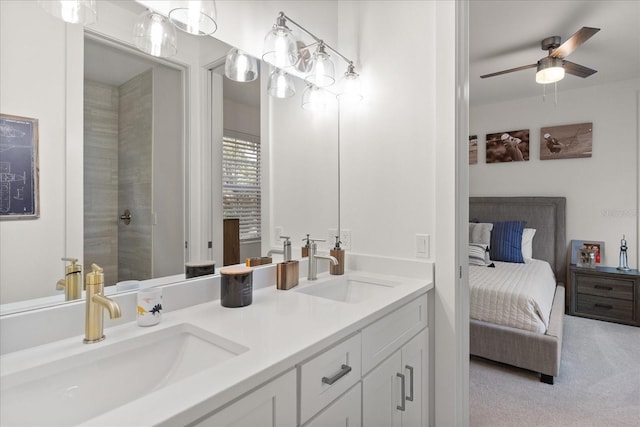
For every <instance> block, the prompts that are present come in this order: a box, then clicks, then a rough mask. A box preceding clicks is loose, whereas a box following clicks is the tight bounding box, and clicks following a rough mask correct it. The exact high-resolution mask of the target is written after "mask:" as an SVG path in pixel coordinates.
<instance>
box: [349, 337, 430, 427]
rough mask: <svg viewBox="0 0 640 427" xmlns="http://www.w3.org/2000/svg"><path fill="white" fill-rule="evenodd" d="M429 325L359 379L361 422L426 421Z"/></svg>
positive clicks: (408, 424)
mask: <svg viewBox="0 0 640 427" xmlns="http://www.w3.org/2000/svg"><path fill="white" fill-rule="evenodd" d="M427 340H428V329H424V331H422V332H420V333H419V334H417V335H416V336H415V337H413V338H412V339H411V341H409V342H408V343H407V344H405V345H404V346H403V347H402V348H401V349H399V350H397V351H396V352H395V353H393V354H392V355H391V357H389V358H388V359H386V360H385V361H384V362H382V363H381V364H380V365H379V366H377V367H376V368H374V369H373V370H372V371H371V372H370V373H369V374H367V375H366V376H365V377H364V378H363V379H362V412H363V425H364V426H366V427H369V426H381V427H383V426H384V427H391V426H394V427H395V426H403V427H418V426H426V425H428V420H429V414H428V412H429V411H428V409H427V408H428V402H427V400H428V399H427V398H428V396H427V390H428V387H429V376H428V375H427V372H428V371H427V370H428V354H427V348H428V345H427Z"/></svg>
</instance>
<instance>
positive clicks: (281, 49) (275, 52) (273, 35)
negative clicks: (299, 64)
mask: <svg viewBox="0 0 640 427" xmlns="http://www.w3.org/2000/svg"><path fill="white" fill-rule="evenodd" d="M263 52H264V53H263V55H262V59H263V60H265V61H266V62H268V63H269V64H271V65H273V66H275V67H278V68H285V67H290V66H292V65H293V64H295V63H296V61H297V59H298V47H297V44H296V39H295V38H294V37H293V34H291V30H289V29H288V28H287V27H286V26H284V25H274V26H273V29H272V30H271V31H269V32H268V33H267V35H266V36H265V38H264V50H263Z"/></svg>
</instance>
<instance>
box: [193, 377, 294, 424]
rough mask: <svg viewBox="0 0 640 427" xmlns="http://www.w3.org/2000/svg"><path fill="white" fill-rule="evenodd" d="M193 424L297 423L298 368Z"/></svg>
mask: <svg viewBox="0 0 640 427" xmlns="http://www.w3.org/2000/svg"><path fill="white" fill-rule="evenodd" d="M190 425H194V426H202V427H206V426H210V427H222V426H225V427H227V426H228V427H232V426H235V427H245V426H247V427H248V426H264V427H267V426H273V427H295V426H296V371H295V369H292V370H290V371H288V372H287V373H286V374H284V375H282V376H280V377H278V378H276V379H274V380H272V381H270V382H268V383H267V384H265V385H263V386H262V387H260V388H258V389H257V390H255V391H253V392H251V393H249V394H248V395H246V396H244V397H242V398H240V399H239V400H237V401H235V402H234V403H232V404H231V405H229V406H227V407H226V408H223V409H221V410H220V411H217V412H215V413H214V414H213V415H210V416H208V417H205V418H204V419H202V420H200V421H198V422H195V423H193V424H190Z"/></svg>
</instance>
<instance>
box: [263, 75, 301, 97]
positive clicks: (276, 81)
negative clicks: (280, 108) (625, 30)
mask: <svg viewBox="0 0 640 427" xmlns="http://www.w3.org/2000/svg"><path fill="white" fill-rule="evenodd" d="M267 93H268V94H269V95H271V96H273V97H275V98H291V97H292V96H293V95H295V94H296V87H295V84H294V83H293V79H292V78H291V76H290V75H288V74H287V73H285V72H284V71H282V70H280V69H278V68H276V69H274V70H273V71H272V72H271V74H270V75H269V84H268V85H267Z"/></svg>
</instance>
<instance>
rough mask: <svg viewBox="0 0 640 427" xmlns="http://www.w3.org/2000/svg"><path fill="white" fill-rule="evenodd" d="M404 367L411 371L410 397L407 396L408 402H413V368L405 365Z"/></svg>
mask: <svg viewBox="0 0 640 427" xmlns="http://www.w3.org/2000/svg"><path fill="white" fill-rule="evenodd" d="M404 367H405V369H407V370H408V371H409V396H407V400H408V401H409V402H413V366H409V365H405V366H404Z"/></svg>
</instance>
